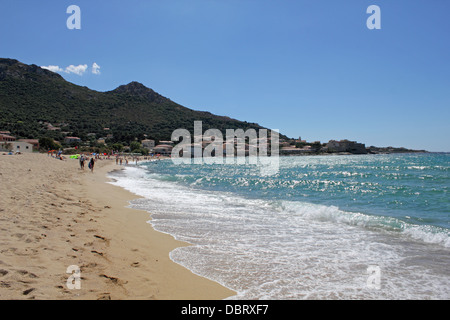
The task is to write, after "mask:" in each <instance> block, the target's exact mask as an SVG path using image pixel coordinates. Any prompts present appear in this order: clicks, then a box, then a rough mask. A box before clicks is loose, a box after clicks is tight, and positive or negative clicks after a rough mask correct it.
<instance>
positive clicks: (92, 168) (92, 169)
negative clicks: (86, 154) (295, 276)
mask: <svg viewBox="0 0 450 320" xmlns="http://www.w3.org/2000/svg"><path fill="white" fill-rule="evenodd" d="M94 164H95V160H94V158H91V161H89V169H91V172H94Z"/></svg>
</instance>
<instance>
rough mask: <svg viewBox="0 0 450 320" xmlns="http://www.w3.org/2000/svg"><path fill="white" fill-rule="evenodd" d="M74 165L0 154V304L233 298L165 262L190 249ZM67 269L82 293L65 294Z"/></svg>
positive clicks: (106, 165) (127, 196)
mask: <svg viewBox="0 0 450 320" xmlns="http://www.w3.org/2000/svg"><path fill="white" fill-rule="evenodd" d="M117 168H119V166H116V165H115V162H114V161H112V160H102V161H97V163H96V166H95V170H94V173H91V172H90V171H89V170H88V169H87V166H86V169H85V170H84V171H83V170H80V169H79V165H78V161H77V160H67V161H61V160H56V159H54V158H51V157H48V156H47V155H43V154H22V155H14V156H8V155H1V154H0V181H1V184H0V299H2V300H5V299H41V300H49V299H52V300H54V299H85V300H91V299H92V300H94V299H114V300H116V299H157V300H161V299H164V300H186V299H189V300H190V299H199V300H203V299H208V300H216V299H224V298H226V297H228V296H232V295H234V294H235V293H234V292H233V291H231V290H228V289H227V288H224V287H223V286H221V285H219V284H217V283H215V282H213V281H210V280H208V279H205V278H202V277H199V276H197V275H194V274H193V273H192V272H190V271H189V270H187V269H185V268H183V267H182V266H180V265H178V264H176V263H174V262H173V261H172V260H170V259H169V252H170V251H171V250H173V249H174V248H176V247H179V246H184V245H187V244H185V243H182V242H179V241H176V240H174V239H173V238H172V237H171V236H169V235H167V234H163V233H160V232H156V231H155V230H154V229H153V228H152V226H151V225H150V224H148V223H146V221H148V220H149V219H150V214H149V213H148V212H143V211H139V210H134V209H129V208H126V206H127V205H128V201H129V200H132V199H134V198H137V196H136V195H134V194H131V193H129V192H127V191H125V190H124V189H122V188H119V187H116V186H113V185H111V184H108V183H107V181H108V179H107V173H108V172H109V171H111V170H114V169H117ZM71 265H76V266H79V267H80V269H81V289H68V287H67V286H66V281H67V279H68V277H69V276H70V274H68V273H66V271H67V268H68V267H69V266H71Z"/></svg>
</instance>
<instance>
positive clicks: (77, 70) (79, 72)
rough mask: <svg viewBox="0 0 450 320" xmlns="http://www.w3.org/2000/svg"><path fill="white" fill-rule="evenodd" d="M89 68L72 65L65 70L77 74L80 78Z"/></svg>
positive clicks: (84, 65) (82, 65) (81, 65)
mask: <svg viewBox="0 0 450 320" xmlns="http://www.w3.org/2000/svg"><path fill="white" fill-rule="evenodd" d="M87 68H88V66H87V64H80V65H78V66H74V65H73V64H71V65H70V66H68V67H67V68H66V70H64V72H65V73H75V74H77V75H79V76H82V75H83V74H84V73H85V72H86V70H87Z"/></svg>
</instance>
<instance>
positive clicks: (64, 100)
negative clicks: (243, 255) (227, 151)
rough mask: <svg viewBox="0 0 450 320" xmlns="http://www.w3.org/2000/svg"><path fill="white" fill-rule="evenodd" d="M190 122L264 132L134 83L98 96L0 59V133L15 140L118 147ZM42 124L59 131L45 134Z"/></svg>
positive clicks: (43, 72)
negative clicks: (104, 142)
mask: <svg viewBox="0 0 450 320" xmlns="http://www.w3.org/2000/svg"><path fill="white" fill-rule="evenodd" d="M194 121H202V122H203V130H207V129H210V128H211V129H212V128H215V129H219V130H221V131H222V132H225V130H226V129H238V128H241V129H244V130H247V129H250V128H252V129H256V130H257V129H266V128H264V127H262V126H260V125H259V124H257V123H249V122H247V121H240V120H236V119H232V118H230V117H227V116H220V115H215V114H212V113H210V112H207V111H196V110H193V109H189V108H187V107H184V106H182V105H181V104H178V103H176V102H173V101H172V100H170V99H169V98H166V97H164V96H162V95H161V94H159V93H157V92H156V91H154V90H153V89H151V88H148V87H146V86H145V85H143V84H142V83H139V82H137V81H132V82H130V83H128V84H125V85H121V86H118V87H117V88H115V89H113V90H111V91H106V92H99V91H95V90H92V89H89V88H87V87H82V86H79V85H76V84H73V83H71V82H69V81H67V80H65V79H64V78H63V77H62V76H61V75H59V74H57V73H55V72H52V71H50V70H46V69H43V68H41V67H38V66H36V65H34V64H32V65H27V64H24V63H22V62H20V61H18V60H15V59H8V58H0V130H8V131H11V133H12V134H14V135H16V136H18V137H20V138H39V137H50V138H53V139H56V140H61V139H64V134H70V135H74V136H79V137H80V138H85V137H86V136H87V135H88V134H90V135H91V136H96V137H97V138H99V137H106V136H109V137H110V138H109V139H110V140H111V141H112V142H124V143H129V142H130V141H134V140H136V139H137V140H140V139H143V138H146V137H147V138H153V139H155V140H170V138H171V133H172V132H173V131H174V130H175V129H179V128H184V129H187V130H189V131H191V132H193V127H194ZM48 124H51V125H52V127H59V128H60V129H61V130H48ZM106 129H108V132H105V131H106Z"/></svg>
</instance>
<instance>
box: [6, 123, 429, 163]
mask: <svg viewBox="0 0 450 320" xmlns="http://www.w3.org/2000/svg"><path fill="white" fill-rule="evenodd" d="M58 129H59V128H58V127H54V126H53V125H51V124H48V130H58ZM104 131H105V132H106V134H105V135H104V136H102V137H98V138H97V134H96V133H88V134H87V135H86V139H84V140H83V139H81V138H80V137H75V136H71V135H69V133H66V134H67V135H66V136H65V137H64V140H62V141H55V140H53V139H51V138H40V139H37V138H36V139H21V138H17V137H16V136H14V135H12V133H11V132H10V131H6V130H4V131H1V130H0V152H12V153H24V152H39V151H41V152H48V151H53V150H55V149H57V150H59V151H62V152H64V154H74V153H79V152H91V153H92V152H93V153H102V154H112V153H116V154H117V153H132V154H136V155H143V156H147V155H161V156H171V154H172V150H173V148H174V146H175V142H174V141H169V140H166V141H164V140H160V141H157V140H155V139H148V138H146V139H142V140H140V141H138V139H135V141H132V142H131V143H129V144H126V143H117V142H115V143H114V142H113V140H112V138H113V134H111V133H109V128H104ZM258 140H259V139H258ZM213 142H214V137H213V136H211V137H202V141H201V144H194V143H192V144H191V151H192V154H193V153H194V152H193V151H194V149H195V148H201V150H202V151H203V150H204V149H205V148H206V147H207V146H208V145H209V144H211V143H213ZM229 143H230V142H228V141H227V142H225V143H223V146H222V147H223V152H224V154H225V152H226V151H227V150H229V148H228V146H227V144H229ZM231 143H232V142H231ZM256 143H257V146H258V148H262V147H264V148H266V150H270V138H268V139H267V141H263V142H262V141H256ZM250 144H251V142H250V141H249V140H247V141H246V143H243V142H240V141H239V140H238V139H237V138H235V140H234V145H233V148H234V150H235V154H237V151H238V150H239V148H241V150H244V154H245V155H249V149H250ZM412 152H427V151H425V150H410V149H406V148H396V147H391V146H390V147H374V146H370V147H366V145H365V144H364V143H359V142H357V141H350V140H347V139H344V140H339V141H338V140H330V141H328V142H325V143H322V142H320V141H313V142H308V141H306V140H304V139H302V138H301V137H299V138H298V139H279V154H280V155H282V156H301V155H321V154H322V155H326V154H340V155H346V154H347V155H348V154H388V153H412ZM202 154H203V153H202Z"/></svg>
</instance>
